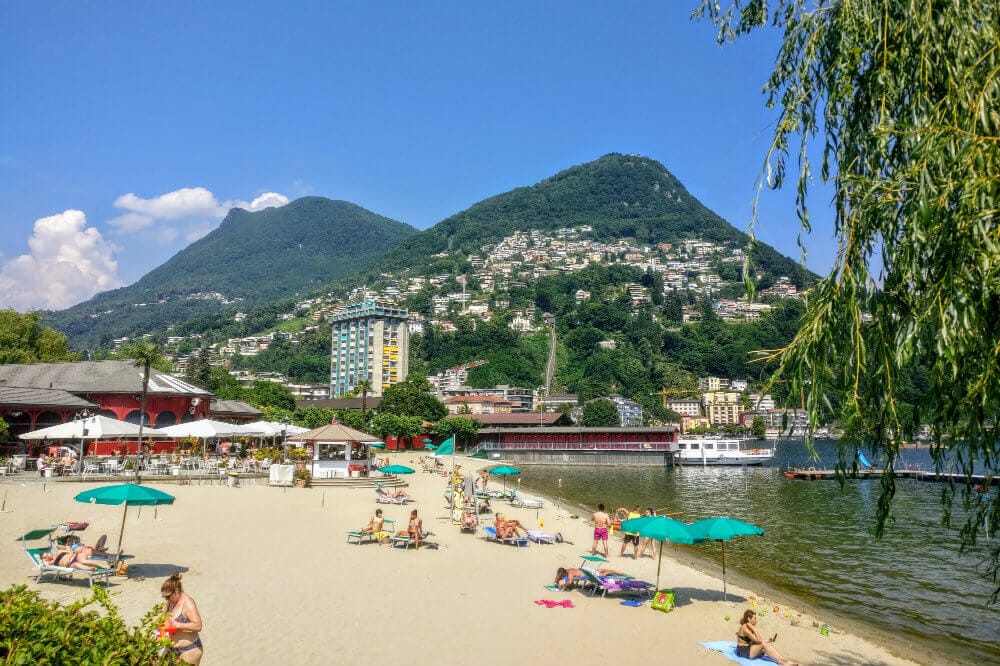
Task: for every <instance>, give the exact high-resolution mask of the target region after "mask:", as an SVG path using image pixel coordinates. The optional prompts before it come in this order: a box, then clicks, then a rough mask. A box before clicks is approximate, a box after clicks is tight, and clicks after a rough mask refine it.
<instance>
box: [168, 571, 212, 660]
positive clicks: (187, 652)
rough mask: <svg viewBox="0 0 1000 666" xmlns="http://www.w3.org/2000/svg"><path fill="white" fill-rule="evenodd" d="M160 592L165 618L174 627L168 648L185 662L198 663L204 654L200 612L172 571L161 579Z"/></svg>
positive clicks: (175, 573)
mask: <svg viewBox="0 0 1000 666" xmlns="http://www.w3.org/2000/svg"><path fill="white" fill-rule="evenodd" d="M160 593H161V594H162V595H163V599H164V601H166V602H167V618H168V620H169V621H170V623H171V624H172V625H173V626H174V627H175V628H176V633H174V634H173V635H172V636H171V640H172V641H173V642H174V644H173V646H171V648H170V650H171V652H173V653H174V654H176V655H177V657H178V658H179V659H180V660H181V661H183V662H184V663H185V664H200V663H201V657H202V655H203V654H204V648H203V647H202V644H201V636H199V635H198V632H200V631H201V613H199V612H198V606H197V604H195V603H194V599H192V598H191V597H189V596H188V595H186V594H185V593H184V589H183V588H182V587H181V575H180V574H179V573H178V572H176V571H175V572H174V573H173V574H171V575H170V578H168V579H166V580H165V581H163V585H162V586H160Z"/></svg>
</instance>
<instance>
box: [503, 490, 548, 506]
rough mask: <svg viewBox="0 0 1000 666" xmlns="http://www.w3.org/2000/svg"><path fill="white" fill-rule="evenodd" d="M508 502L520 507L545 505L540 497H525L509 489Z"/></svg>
mask: <svg viewBox="0 0 1000 666" xmlns="http://www.w3.org/2000/svg"><path fill="white" fill-rule="evenodd" d="M510 504H511V506H515V507H520V508H522V509H542V508H544V507H545V502H543V501H542V500H540V499H525V498H523V497H521V496H520V495H518V494H517V491H516V490H511V491H510Z"/></svg>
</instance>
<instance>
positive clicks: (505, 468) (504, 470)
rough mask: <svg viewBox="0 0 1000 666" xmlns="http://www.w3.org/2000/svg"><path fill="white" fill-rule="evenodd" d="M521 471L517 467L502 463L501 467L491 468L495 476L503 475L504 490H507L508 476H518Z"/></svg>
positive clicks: (491, 472)
mask: <svg viewBox="0 0 1000 666" xmlns="http://www.w3.org/2000/svg"><path fill="white" fill-rule="evenodd" d="M520 473H521V470H519V469H518V468H516V467H511V466H510V465H500V466H499V467H494V468H493V469H491V470H490V474H493V475H495V476H502V477H503V491H504V492H507V477H508V476H517V475H518V474H520Z"/></svg>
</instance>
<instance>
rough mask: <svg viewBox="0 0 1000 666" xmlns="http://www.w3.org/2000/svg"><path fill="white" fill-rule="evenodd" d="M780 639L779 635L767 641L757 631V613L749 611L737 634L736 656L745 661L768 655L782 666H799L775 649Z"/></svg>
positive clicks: (744, 616)
mask: <svg viewBox="0 0 1000 666" xmlns="http://www.w3.org/2000/svg"><path fill="white" fill-rule="evenodd" d="M777 639H778V634H775V635H774V636H773V637H772V638H769V639H767V640H765V639H764V638H763V637H762V636H761V635H760V633H759V632H758V631H757V613H756V612H755V611H753V610H750V609H747V610H746V611H745V612H744V613H743V619H742V620H740V629H739V631H737V632H736V656H737V657H743V658H744V659H756V658H757V657H759V656H761V655H762V654H766V655H767V656H768V657H770V658H771V659H773V660H775V661H776V662H778V664H780V666H798V664H797V663H795V662H794V661H789V660H788V659H785V658H784V657H782V656H781V653H780V652H778V650H777V649H776V648H775V647H774V641H776V640H777Z"/></svg>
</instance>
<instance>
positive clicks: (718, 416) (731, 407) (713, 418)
mask: <svg viewBox="0 0 1000 666" xmlns="http://www.w3.org/2000/svg"><path fill="white" fill-rule="evenodd" d="M701 400H702V405H703V406H704V407H705V416H706V417H708V420H709V422H710V423H711V424H712V425H714V426H721V425H727V424H729V423H735V424H739V423H740V415H742V414H743V412H744V411H745V410H744V409H743V401H742V399H741V397H740V394H739V393H734V392H732V391H709V392H707V393H704V394H702V396H701Z"/></svg>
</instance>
